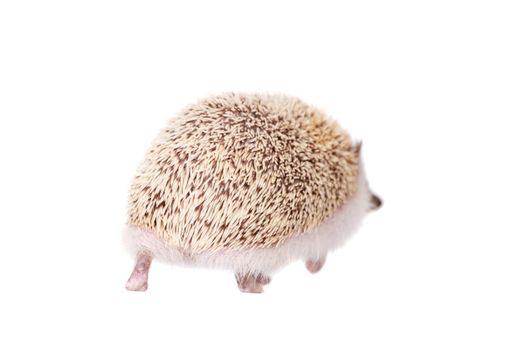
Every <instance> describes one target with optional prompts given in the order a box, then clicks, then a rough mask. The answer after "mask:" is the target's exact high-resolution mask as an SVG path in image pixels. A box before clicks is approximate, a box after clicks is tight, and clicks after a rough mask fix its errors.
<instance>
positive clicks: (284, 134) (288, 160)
mask: <svg viewBox="0 0 525 350" xmlns="http://www.w3.org/2000/svg"><path fill="white" fill-rule="evenodd" d="M360 147H361V144H360V143H352V141H351V140H350V137H349V135H348V134H347V133H346V132H345V131H343V130H342V129H341V127H339V126H338V125H337V124H336V122H335V121H333V120H331V119H329V118H328V117H327V116H326V115H325V114H324V113H323V112H322V111H320V110H318V109H316V108H314V107H311V106H309V105H307V104H305V103H304V102H302V101H300V100H299V99H297V98H292V97H287V96H282V95H250V94H237V93H228V94H223V95H219V96H214V97H210V98H207V99H204V100H201V101H200V102H198V103H196V104H194V105H190V106H188V107H186V108H185V109H184V110H182V111H181V112H180V113H179V114H178V116H177V117H175V118H173V119H172V120H170V121H169V123H168V125H167V127H166V128H164V129H163V130H162V131H161V132H160V134H159V135H158V137H157V138H156V139H155V141H154V143H153V145H152V146H151V149H150V150H149V151H148V153H147V154H146V157H145V159H144V160H143V162H142V163H141V165H140V166H139V169H138V171H137V175H136V176H135V178H134V180H133V183H132V185H131V190H130V194H129V213H128V225H127V226H126V229H125V238H126V241H127V243H128V244H129V246H130V247H131V248H132V250H133V252H134V253H135V254H136V259H137V260H136V266H135V269H134V270H133V272H132V274H131V276H130V278H129V280H128V282H127V284H126V288H127V289H129V290H134V291H144V290H146V289H147V284H148V271H149V267H150V264H151V261H152V259H153V258H156V259H159V260H164V261H167V262H172V263H176V264H186V265H195V266H205V267H218V268H223V269H228V270H232V271H233V272H234V273H235V277H236V280H237V284H238V286H239V289H240V290H241V291H243V292H259V293H260V292H262V291H263V286H264V285H265V284H267V283H269V282H270V276H271V275H272V274H273V273H274V272H275V271H276V270H278V269H279V268H281V267H283V266H284V265H286V264H288V263H290V262H292V261H294V260H301V259H302V260H304V261H305V263H306V268H307V269H308V270H309V271H310V272H312V273H315V272H317V271H319V270H320V269H321V267H322V266H323V264H324V262H325V259H326V255H327V253H328V252H329V251H331V250H333V249H335V248H337V247H339V246H341V245H342V244H343V243H344V242H345V241H346V240H347V239H348V238H349V236H350V235H351V233H352V232H354V231H355V230H356V229H357V227H358V225H359V223H360V222H361V220H362V219H363V217H364V216H365V214H366V212H368V211H369V210H371V209H377V208H379V206H380V205H381V201H380V199H379V198H378V197H377V196H376V195H374V194H373V193H371V192H370V190H369V188H368V184H367V180H366V177H365V172H364V169H363V162H362V160H361V157H360Z"/></svg>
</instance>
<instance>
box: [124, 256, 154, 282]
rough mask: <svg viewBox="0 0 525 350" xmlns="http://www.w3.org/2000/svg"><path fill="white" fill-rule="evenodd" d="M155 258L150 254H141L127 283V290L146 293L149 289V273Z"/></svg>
mask: <svg viewBox="0 0 525 350" xmlns="http://www.w3.org/2000/svg"><path fill="white" fill-rule="evenodd" d="M152 259H153V257H152V256H151V254H150V253H149V252H144V251H142V252H139V253H138V254H137V263H136V264H135V268H134V269H133V272H132V273H131V276H129V279H128V282H127V283H126V289H127V290H131V291H136V292H144V291H146V289H148V272H149V268H150V266H151V260H152Z"/></svg>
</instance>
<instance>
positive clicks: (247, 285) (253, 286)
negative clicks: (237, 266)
mask: <svg viewBox="0 0 525 350" xmlns="http://www.w3.org/2000/svg"><path fill="white" fill-rule="evenodd" d="M235 279H236V280H237V286H238V287H239V290H240V291H241V292H243V293H262V292H264V288H263V287H264V286H265V285H267V284H268V283H270V277H268V276H266V275H263V274H262V273H258V274H253V273H243V274H241V273H236V274H235Z"/></svg>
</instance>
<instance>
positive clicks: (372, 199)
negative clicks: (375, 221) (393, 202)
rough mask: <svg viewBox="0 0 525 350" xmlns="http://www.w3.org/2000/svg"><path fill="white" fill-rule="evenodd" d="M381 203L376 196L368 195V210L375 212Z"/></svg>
mask: <svg viewBox="0 0 525 350" xmlns="http://www.w3.org/2000/svg"><path fill="white" fill-rule="evenodd" d="M382 204H383V201H382V200H381V198H379V197H378V196H377V195H376V194H374V193H370V210H377V209H379V208H381V205H382Z"/></svg>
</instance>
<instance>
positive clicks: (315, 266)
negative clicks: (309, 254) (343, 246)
mask: <svg viewBox="0 0 525 350" xmlns="http://www.w3.org/2000/svg"><path fill="white" fill-rule="evenodd" d="M325 261H326V256H323V257H321V258H319V259H316V260H306V263H305V265H306V269H307V270H308V271H310V273H317V272H319V271H320V270H321V269H322V268H323V265H324V263H325Z"/></svg>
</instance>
